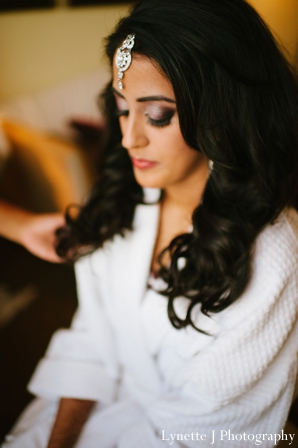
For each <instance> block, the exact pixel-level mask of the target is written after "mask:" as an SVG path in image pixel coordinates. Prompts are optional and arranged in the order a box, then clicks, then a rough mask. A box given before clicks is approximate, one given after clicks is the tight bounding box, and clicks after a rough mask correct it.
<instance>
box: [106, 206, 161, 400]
mask: <svg viewBox="0 0 298 448" xmlns="http://www.w3.org/2000/svg"><path fill="white" fill-rule="evenodd" d="M158 222H159V205H158V204H155V205H140V206H138V207H137V209H136V216H135V220H134V230H133V232H131V233H129V234H128V235H127V236H126V237H125V238H119V240H118V241H117V244H115V245H113V246H114V248H115V252H114V254H113V253H112V254H110V255H111V257H109V258H110V263H109V277H110V280H111V284H110V287H111V289H112V294H113V301H114V304H115V306H116V308H115V313H116V315H117V316H118V319H117V325H119V326H118V330H119V331H118V334H119V336H120V338H119V339H120V340H119V341H118V342H119V353H121V356H123V359H122V360H121V361H122V363H123V364H124V365H125V366H126V367H127V370H128V371H129V372H131V373H132V375H133V378H134V379H135V380H136V381H137V383H138V386H140V387H142V388H144V389H145V390H147V391H149V392H150V393H151V394H152V393H154V394H158V392H159V390H160V378H159V375H158V372H157V369H156V365H155V363H154V360H153V359H152V357H151V356H150V354H149V353H148V351H147V350H146V347H145V344H144V339H143V335H142V328H141V325H140V307H141V304H142V299H143V297H144V295H145V293H146V289H147V281H148V275H149V271H150V265H151V259H152V255H153V250H154V244H155V239H156V235H157V231H158Z"/></svg>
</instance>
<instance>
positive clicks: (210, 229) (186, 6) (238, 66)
mask: <svg viewBox="0 0 298 448" xmlns="http://www.w3.org/2000/svg"><path fill="white" fill-rule="evenodd" d="M165 18H166V19H165ZM130 33H135V34H136V39H135V46H134V49H133V53H138V54H140V55H144V56H146V57H148V58H149V59H150V60H151V61H152V62H153V63H154V64H156V67H157V68H158V69H159V70H161V71H162V72H163V73H165V74H166V76H167V77H168V79H169V80H170V82H171V84H172V86H173V90H174V93H175V97H176V102H177V110H178V115H179V121H180V128H181V132H182V135H183V137H184V139H185V141H186V142H187V144H188V145H189V146H191V147H192V148H194V149H197V150H198V151H201V152H203V153H204V154H205V155H206V156H207V157H208V158H209V159H211V160H213V162H214V169H213V171H212V173H211V175H210V177H209V180H208V182H207V185H206V189H205V192H204V197H203V201H202V202H201V203H200V205H199V206H198V207H197V208H196V210H195V211H194V213H193V232H192V233H190V234H183V235H179V236H178V237H177V238H175V239H174V240H173V241H172V242H171V243H170V245H169V247H168V248H166V249H165V250H164V251H163V252H162V253H161V254H160V257H159V260H160V271H159V275H160V276H161V277H162V278H163V279H164V280H165V281H166V283H167V285H168V286H167V288H166V290H165V291H163V292H162V293H163V294H164V295H166V296H168V315H169V319H170V321H171V322H172V324H173V325H174V326H175V327H176V328H183V327H186V326H187V325H192V326H194V327H195V324H194V323H193V320H192V310H193V308H194V307H195V306H196V305H197V304H200V305H201V310H202V312H203V313H205V314H207V315H208V314H210V313H216V312H219V311H221V310H223V309H225V308H226V307H227V306H229V305H230V304H231V303H233V302H234V301H235V300H237V298H238V297H239V296H240V295H241V293H242V292H243V291H244V289H245V287H246V286H247V284H248V281H249V279H250V264H251V256H252V250H253V244H254V241H255V239H256V236H257V235H258V234H259V233H260V231H261V230H262V229H263V228H264V226H266V225H267V224H273V223H274V220H275V219H276V217H277V216H278V215H279V214H280V212H281V211H282V210H283V208H284V207H286V206H297V203H298V190H297V188H298V182H297V179H298V126H297V123H298V89H297V79H296V77H295V74H294V73H293V71H292V69H291V68H290V66H289V64H288V62H287V61H286V59H285V57H284V56H283V55H282V53H281V52H280V50H279V49H278V46H277V44H276V42H275V41H274V38H273V37H272V35H271V33H270V32H269V30H268V28H267V27H266V25H265V24H264V23H263V21H262V20H261V19H260V17H259V16H258V14H257V13H256V12H255V11H254V9H253V8H252V7H251V6H249V5H248V4H247V3H246V2H245V1H244V0H163V1H160V0H142V1H141V2H139V3H138V4H137V5H136V6H135V7H134V8H133V9H132V11H131V14H130V15H129V16H128V17H127V18H124V19H122V20H121V21H120V22H119V24H118V26H117V28H116V30H115V32H114V33H113V34H111V35H110V36H109V37H108V38H107V41H106V53H107V55H108V57H109V59H110V61H111V63H112V60H113V56H114V53H115V51H116V49H117V48H118V47H119V46H120V45H121V43H122V41H123V40H124V39H125V37H126V36H127V35H128V34H130ZM103 103H104V106H105V114H106V118H107V122H108V127H109V132H110V135H109V141H108V144H107V148H106V152H105V160H104V167H103V171H102V173H101V175H100V178H99V180H98V182H97V184H96V185H95V187H94V189H93V191H92V193H91V195H90V198H89V201H88V202H87V203H86V204H85V205H84V206H83V207H82V209H81V211H80V213H79V215H78V217H77V218H76V219H71V218H70V216H69V215H68V217H67V220H68V221H67V222H68V226H67V228H66V229H64V230H63V231H62V234H61V237H60V244H59V247H58V253H59V254H62V255H63V256H67V254H70V255H69V256H70V257H72V258H75V257H77V256H78V255H79V254H80V248H81V247H87V248H92V249H95V248H97V247H101V246H102V245H103V243H104V242H105V241H106V240H107V239H110V238H112V236H113V235H114V234H116V233H118V234H119V233H120V234H123V231H124V230H125V229H129V230H130V229H132V222H133V215H134V210H135V207H136V205H137V204H138V203H141V202H142V201H143V193H142V189H141V187H140V186H139V185H138V184H137V183H136V181H135V179H134V176H133V171H132V166H131V162H130V160H129V157H128V155H127V153H126V150H125V149H124V148H122V147H121V133H120V129H119V124H118V121H117V119H116V118H115V113H114V111H115V103H114V100H113V97H112V93H111V85H108V86H107V88H106V90H105V92H104V94H103ZM165 251H169V253H170V256H171V263H170V266H165V265H164V264H163V255H164V253H165ZM180 258H183V259H184V261H185V263H184V267H183V269H179V267H178V266H179V262H178V260H179V259H180ZM178 296H184V297H186V298H188V300H189V307H188V311H187V314H186V317H185V318H180V317H178V315H177V313H176V311H175V306H174V302H175V298H176V297H178Z"/></svg>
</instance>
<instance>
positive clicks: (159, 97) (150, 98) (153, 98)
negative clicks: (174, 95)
mask: <svg viewBox="0 0 298 448" xmlns="http://www.w3.org/2000/svg"><path fill="white" fill-rule="evenodd" d="M137 101H138V103H145V102H146V101H166V102H167V103H173V104H176V101H175V100H172V99H171V98H167V97H166V96H163V95H153V96H144V97H143V98H138V99H137Z"/></svg>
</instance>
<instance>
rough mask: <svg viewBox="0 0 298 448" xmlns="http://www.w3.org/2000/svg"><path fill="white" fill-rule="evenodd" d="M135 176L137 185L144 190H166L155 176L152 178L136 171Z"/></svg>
mask: <svg viewBox="0 0 298 448" xmlns="http://www.w3.org/2000/svg"><path fill="white" fill-rule="evenodd" d="M134 175H135V179H136V181H137V183H138V184H139V185H140V186H141V187H143V188H159V189H163V188H164V183H163V182H162V181H161V180H160V179H157V178H156V177H155V176H150V175H147V174H145V173H138V172H136V170H134Z"/></svg>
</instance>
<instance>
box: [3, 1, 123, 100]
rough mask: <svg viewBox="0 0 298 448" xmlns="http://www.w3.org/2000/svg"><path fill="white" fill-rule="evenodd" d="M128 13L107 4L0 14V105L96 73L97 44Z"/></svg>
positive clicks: (99, 52)
mask: <svg viewBox="0 0 298 448" xmlns="http://www.w3.org/2000/svg"><path fill="white" fill-rule="evenodd" d="M107 3H108V2H107ZM127 10H128V6H126V5H123V4H122V5H111V6H109V5H108V4H107V5H105V6H98V7H86V8H66V7H60V8H55V9H48V10H36V11H30V12H28V11H20V12H9V13H2V14H0V101H3V100H9V99H13V98H14V97H16V96H18V95H20V94H30V93H34V92H37V91H39V90H42V89H44V88H47V87H51V86H53V85H55V84H57V83H60V82H62V81H64V80H67V79H70V78H72V77H75V76H79V75H82V74H84V73H86V72H89V71H92V70H94V69H97V68H99V67H100V66H101V65H103V64H104V60H103V57H102V53H103V52H102V39H103V38H104V37H105V36H106V35H107V34H108V33H109V32H110V31H111V30H112V29H113V26H114V25H115V23H116V22H117V21H118V20H119V18H120V17H122V16H124V15H125V14H126V12H127Z"/></svg>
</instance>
